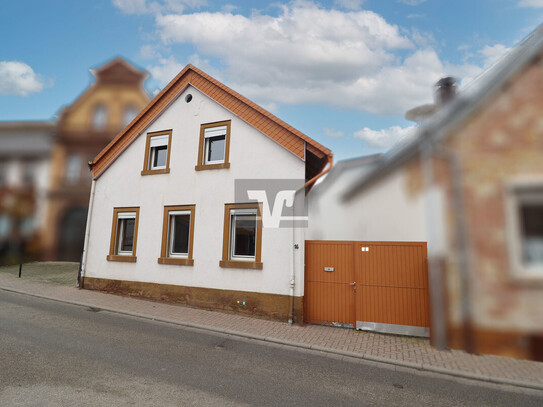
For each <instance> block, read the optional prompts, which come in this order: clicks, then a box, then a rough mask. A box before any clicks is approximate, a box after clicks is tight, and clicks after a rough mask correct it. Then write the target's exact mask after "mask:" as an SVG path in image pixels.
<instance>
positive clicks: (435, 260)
mask: <svg viewBox="0 0 543 407" xmlns="http://www.w3.org/2000/svg"><path fill="white" fill-rule="evenodd" d="M542 57H543V26H540V27H539V28H537V29H536V30H535V31H534V32H533V33H532V34H531V35H530V36H529V37H527V38H526V39H525V40H524V41H522V42H521V43H520V44H519V45H518V46H516V47H515V48H514V49H513V50H511V51H510V52H509V54H508V55H507V56H506V57H505V58H503V59H502V60H501V61H500V62H499V63H498V64H497V65H495V66H494V67H493V68H491V70H490V71H489V72H487V73H486V74H485V75H484V76H483V77H482V78H481V79H480V80H478V81H477V83H475V84H474V85H473V86H472V87H471V88H470V90H469V91H466V92H463V93H460V94H459V95H457V96H456V97H455V98H453V99H451V100H450V101H449V102H448V103H446V104H444V105H443V106H442V107H441V108H440V109H439V110H438V111H437V112H436V113H434V114H433V116H431V117H430V118H428V119H427V120H425V121H424V122H422V123H421V125H420V128H419V130H418V133H417V136H416V137H415V138H414V139H413V140H412V141H411V142H409V143H408V144H406V145H404V146H402V147H401V148H398V149H395V150H394V151H392V152H390V153H389V154H387V155H385V156H384V157H383V158H382V159H381V160H380V161H379V162H378V163H377V165H375V166H374V167H373V168H372V169H371V170H370V171H368V172H367V173H366V174H365V175H364V177H362V178H361V179H360V180H359V181H358V182H357V183H356V184H355V185H354V186H353V187H352V188H351V190H350V191H348V192H347V194H346V195H345V198H346V202H347V203H348V204H349V205H350V206H352V205H353V203H354V202H358V203H359V204H360V207H359V208H360V211H359V212H358V216H359V218H360V219H359V220H358V224H360V225H361V226H362V227H361V230H360V239H363V240H377V239H379V240H387V241H398V240H404V239H407V240H421V241H427V242H428V257H429V258H428V262H429V280H430V283H431V284H430V295H431V316H432V325H431V327H432V331H431V333H432V341H433V343H434V344H435V345H436V346H438V347H451V348H461V349H465V350H468V351H470V352H476V353H492V354H500V355H505V356H513V357H519V358H526V359H534V360H540V361H541V360H543V312H541V310H542V309H543V80H542V79H541V78H543V58H542ZM442 83H444V82H440V84H442ZM372 201H373V202H381V203H382V205H380V206H379V205H373V206H372V207H369V206H368V202H372ZM400 218H401V219H403V220H400ZM376 222H378V223H379V225H378V226H379V227H378V228H374V227H373V226H372V225H374V224H375V223H376ZM364 225H367V226H368V227H364Z"/></svg>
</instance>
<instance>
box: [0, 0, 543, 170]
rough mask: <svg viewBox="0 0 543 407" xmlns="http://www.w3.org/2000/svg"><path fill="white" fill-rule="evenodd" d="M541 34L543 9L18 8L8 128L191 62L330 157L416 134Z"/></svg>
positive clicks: (390, 3) (409, 3)
mask: <svg viewBox="0 0 543 407" xmlns="http://www.w3.org/2000/svg"><path fill="white" fill-rule="evenodd" d="M542 22H543V0H448V1H446V0H329V1H309V0H302V1H290V2H286V1H283V2H281V1H279V2H278V1H271V2H269V1H260V0H253V1H249V0H237V1H234V0H232V1H230V2H228V1H214V0H89V1H73V0H47V1H44V0H17V1H9V2H3V4H2V8H1V9H0V120H43V119H52V118H54V117H55V115H56V114H58V112H59V111H60V108H61V107H62V106H63V105H68V104H70V103H71V102H73V101H74V100H75V99H76V98H77V97H78V95H79V94H80V93H81V92H82V91H83V90H84V89H85V88H86V87H87V86H88V85H89V84H90V83H91V81H92V76H91V74H90V73H89V69H91V68H96V67H98V66H100V65H102V64H104V63H105V62H107V61H109V60H111V59H113V58H114V57H116V56H118V55H120V56H122V57H124V58H126V59H127V60H128V61H130V62H131V63H133V64H134V65H136V66H137V67H139V68H142V69H146V70H147V71H148V72H149V73H150V77H149V79H148V80H147V82H146V85H145V86H146V89H147V91H148V92H149V94H150V95H154V94H156V93H157V92H158V91H159V90H160V89H161V88H163V87H164V86H165V85H166V84H167V83H168V82H169V81H170V80H171V79H172V78H173V77H174V76H175V75H176V74H177V73H178V72H179V71H180V70H181V69H182V68H183V67H184V66H185V65H186V64H188V63H191V64H193V65H195V66H196V67H198V68H200V69H202V70H203V71H205V72H207V73H208V74H210V75H211V76H213V77H215V78H216V79H218V80H220V81H221V82H223V83H225V84H226V85H227V86H229V87H231V88H232V89H234V90H235V91H237V92H239V93H241V94H242V95H244V96H246V97H248V98H249V99H251V100H253V101H254V102H256V103H258V104H259V105H261V106H262V107H264V108H266V109H268V110H269V111H271V112H272V113H274V114H275V115H276V116H278V117H279V118H281V119H282V120H284V121H285V122H287V123H288V124H290V125H292V126H294V127H295V128H297V129H298V130H300V131H302V132H303V133H305V134H307V135H308V136H309V137H311V138H313V139H315V140H317V141H318V142H320V143H321V144H323V145H325V146H326V147H328V148H330V149H331V150H332V151H333V152H334V155H335V159H336V160H342V159H348V158H352V157H357V156H361V155H365V154H373V153H376V152H382V151H386V150H387V149H389V148H391V147H392V146H393V145H394V144H395V143H396V142H398V141H399V140H401V139H402V138H404V137H408V136H409V135H410V134H412V132H413V129H414V125H415V124H414V123H413V122H410V121H408V120H406V119H405V118H404V114H405V112H406V111H407V110H409V109H411V108H413V107H415V106H418V105H421V104H425V103H432V101H433V85H434V84H435V82H436V81H437V80H438V79H440V78H442V77H444V76H453V77H455V78H457V79H458V81H459V84H460V85H461V89H462V87H466V86H468V87H469V83H470V82H471V81H473V80H474V79H476V78H477V77H478V76H479V75H481V73H482V72H484V70H485V69H487V68H488V67H490V66H492V64H493V63H495V62H496V61H497V60H499V59H500V58H503V56H504V55H505V54H506V53H507V52H508V50H509V49H510V48H511V47H513V46H514V45H515V44H516V43H518V42H519V41H520V40H522V39H523V38H524V37H525V36H526V35H528V34H529V33H530V32H531V31H532V30H533V29H535V28H536V27H537V26H538V25H539V24H540V23H542Z"/></svg>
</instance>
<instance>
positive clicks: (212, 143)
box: [206, 136, 226, 162]
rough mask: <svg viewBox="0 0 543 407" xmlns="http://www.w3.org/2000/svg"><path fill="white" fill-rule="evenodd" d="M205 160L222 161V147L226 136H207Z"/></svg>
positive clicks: (224, 144)
mask: <svg viewBox="0 0 543 407" xmlns="http://www.w3.org/2000/svg"><path fill="white" fill-rule="evenodd" d="M206 143H207V152H206V153H207V156H206V162H209V161H224V147H225V146H226V136H217V137H208V138H207V139H206Z"/></svg>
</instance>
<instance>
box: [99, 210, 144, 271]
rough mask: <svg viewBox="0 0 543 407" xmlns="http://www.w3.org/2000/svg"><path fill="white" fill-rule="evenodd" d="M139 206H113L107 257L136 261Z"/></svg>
mask: <svg viewBox="0 0 543 407" xmlns="http://www.w3.org/2000/svg"><path fill="white" fill-rule="evenodd" d="M138 217H139V208H115V209H114V210H113V225H112V228H111V243H110V248H109V255H108V256H107V259H108V260H110V261H127V262H135V261H136V242H137V236H138Z"/></svg>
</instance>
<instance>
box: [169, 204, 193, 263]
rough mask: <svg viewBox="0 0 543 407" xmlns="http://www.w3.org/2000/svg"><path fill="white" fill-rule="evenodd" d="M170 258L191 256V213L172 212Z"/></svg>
mask: <svg viewBox="0 0 543 407" xmlns="http://www.w3.org/2000/svg"><path fill="white" fill-rule="evenodd" d="M169 214H170V219H169V226H168V229H169V238H168V257H185V258H188V255H189V244H190V222H191V219H190V211H170V212H169Z"/></svg>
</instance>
